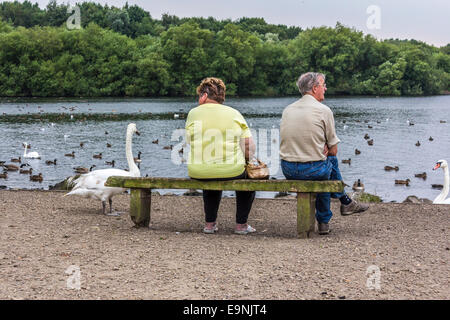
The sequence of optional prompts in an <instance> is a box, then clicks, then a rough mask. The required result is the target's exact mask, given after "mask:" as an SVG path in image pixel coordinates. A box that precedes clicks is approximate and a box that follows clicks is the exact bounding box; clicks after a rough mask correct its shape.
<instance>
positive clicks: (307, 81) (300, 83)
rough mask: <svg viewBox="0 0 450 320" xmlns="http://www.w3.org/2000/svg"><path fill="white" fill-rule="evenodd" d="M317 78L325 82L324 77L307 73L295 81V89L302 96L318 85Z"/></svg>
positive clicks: (316, 73)
mask: <svg viewBox="0 0 450 320" xmlns="http://www.w3.org/2000/svg"><path fill="white" fill-rule="evenodd" d="M319 77H321V78H323V80H324V81H325V75H324V74H323V73H319V72H307V73H304V74H302V75H301V76H300V77H299V78H298V80H297V87H298V90H299V91H300V93H301V94H302V96H303V95H304V94H305V93H307V92H309V91H311V90H312V88H313V87H314V86H317V85H319V84H320V82H319Z"/></svg>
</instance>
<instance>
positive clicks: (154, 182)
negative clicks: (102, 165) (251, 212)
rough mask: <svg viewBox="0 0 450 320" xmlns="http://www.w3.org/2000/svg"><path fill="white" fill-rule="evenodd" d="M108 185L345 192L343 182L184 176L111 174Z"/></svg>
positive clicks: (134, 187)
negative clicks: (124, 175) (204, 178)
mask: <svg viewBox="0 0 450 320" xmlns="http://www.w3.org/2000/svg"><path fill="white" fill-rule="evenodd" d="M105 186H107V187H120V188H131V189H201V190H238V191H279V192H342V191H343V190H344V184H343V182H342V181H329V180H328V181H309V180H284V179H282V180H274V179H270V180H250V179H240V180H228V181H200V180H195V179H183V178H158V177H147V178H133V177H122V176H111V177H109V178H108V180H107V181H106V183H105Z"/></svg>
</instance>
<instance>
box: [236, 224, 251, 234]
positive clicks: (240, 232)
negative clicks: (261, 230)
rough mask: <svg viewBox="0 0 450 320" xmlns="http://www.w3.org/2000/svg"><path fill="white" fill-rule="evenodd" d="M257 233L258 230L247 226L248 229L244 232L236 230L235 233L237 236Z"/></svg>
mask: <svg viewBox="0 0 450 320" xmlns="http://www.w3.org/2000/svg"><path fill="white" fill-rule="evenodd" d="M253 232H256V229H255V228H253V227H252V226H251V225H249V224H248V225H247V228H246V229H243V230H238V229H234V233H236V234H248V233H253Z"/></svg>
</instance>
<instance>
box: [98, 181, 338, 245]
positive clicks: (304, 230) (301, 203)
mask: <svg viewBox="0 0 450 320" xmlns="http://www.w3.org/2000/svg"><path fill="white" fill-rule="evenodd" d="M105 186H108V187H121V188H129V189H131V198H130V217H131V220H132V221H133V222H134V224H135V225H136V226H137V227H140V226H145V227H148V225H149V223H150V212H151V197H152V195H151V190H152V189H200V190H231V191H232V190H238V191H278V192H296V193H297V232H298V236H299V238H306V237H308V236H309V233H310V232H313V231H314V227H315V198H316V195H315V194H316V193H318V192H342V191H343V190H344V184H343V182H342V181H304V180H249V179H246V180H229V181H199V180H195V179H181V178H155V177H151V178H150V177H148V178H130V177H119V176H111V177H109V178H108V180H107V181H106V183H105Z"/></svg>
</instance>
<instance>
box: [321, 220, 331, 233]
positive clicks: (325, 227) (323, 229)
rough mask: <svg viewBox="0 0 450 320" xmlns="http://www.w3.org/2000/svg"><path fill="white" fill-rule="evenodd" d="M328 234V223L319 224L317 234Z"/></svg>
mask: <svg viewBox="0 0 450 320" xmlns="http://www.w3.org/2000/svg"><path fill="white" fill-rule="evenodd" d="M329 233H330V226H329V225H328V223H321V222H319V234H321V235H324V234H329Z"/></svg>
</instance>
